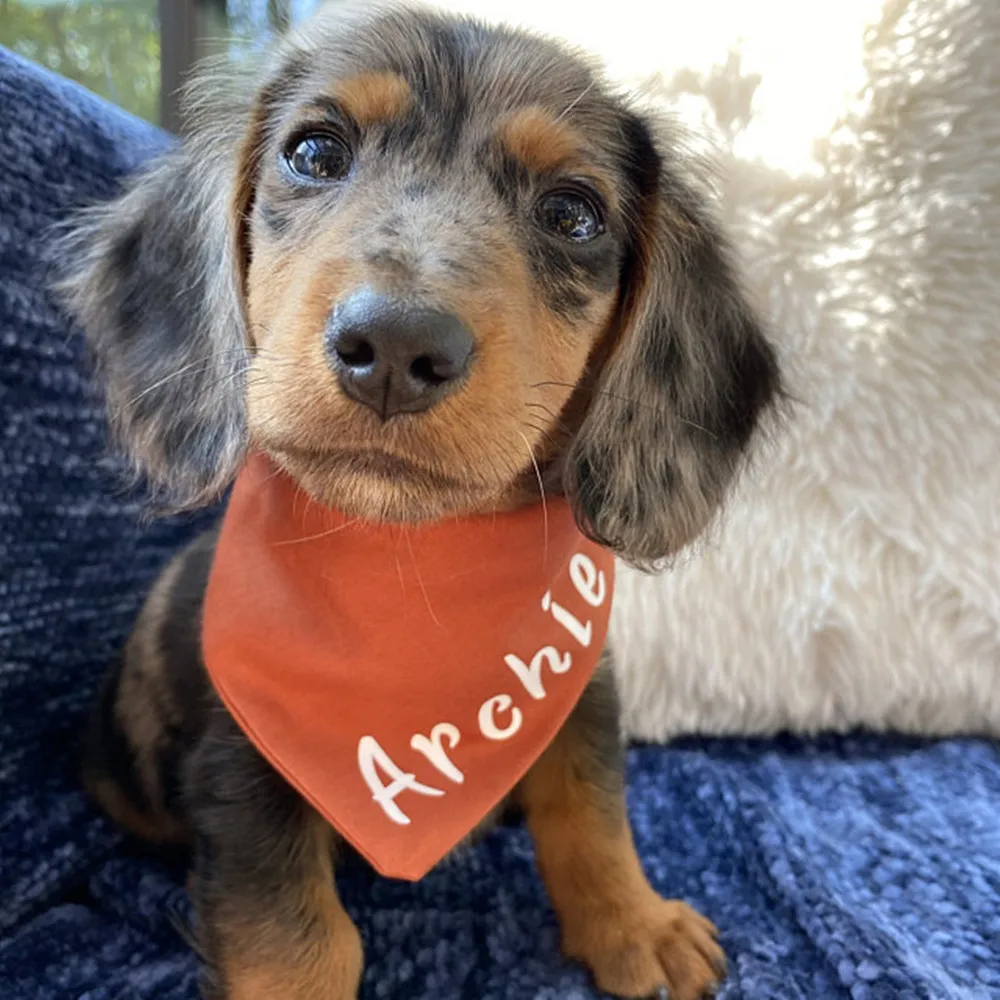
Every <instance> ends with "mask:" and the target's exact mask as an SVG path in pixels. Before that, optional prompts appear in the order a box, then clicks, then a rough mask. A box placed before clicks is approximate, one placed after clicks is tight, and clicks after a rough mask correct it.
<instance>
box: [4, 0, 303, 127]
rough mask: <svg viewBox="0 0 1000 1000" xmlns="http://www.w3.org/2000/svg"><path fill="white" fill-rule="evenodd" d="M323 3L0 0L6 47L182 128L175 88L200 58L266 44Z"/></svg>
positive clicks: (135, 110)
mask: <svg viewBox="0 0 1000 1000" xmlns="http://www.w3.org/2000/svg"><path fill="white" fill-rule="evenodd" d="M320 2H321V0H0V45H6V46H7V47H8V48H10V49H12V50H13V51H14V52H17V53H18V54H20V55H22V56H25V57H26V58H28V59H33V60H34V61H35V62H38V63H41V64H42V65H43V66H46V67H48V68H49V69H52V70H55V71H56V72H58V73H62V74H63V75H64V76H68V77H69V78H70V79H72V80H76V81H77V82H79V83H82V84H83V85H84V86H85V87H88V88H90V89H91V90H93V91H95V92H96V93H98V94H101V95H102V96H103V97H106V98H108V100H110V101H113V102H114V103H116V104H119V105H121V107H123V108H125V109H126V110H127V111H131V112H132V113H133V114H136V115H139V116H140V117H142V118H145V119H147V120H148V121H151V122H157V123H160V124H162V125H164V126H165V127H167V128H170V129H173V130H176V129H177V128H178V127H179V118H178V109H177V90H178V87H179V86H180V84H181V82H182V81H183V79H184V77H185V75H186V74H187V73H188V72H189V70H190V69H191V67H192V65H193V64H194V63H195V62H196V61H197V60H198V59H200V58H202V57H203V56H205V55H208V54H210V53H212V52H217V51H218V50H219V49H220V47H223V46H226V45H228V44H234V43H238V44H246V43H248V42H250V43H253V42H257V41H262V40H264V39H266V38H267V37H268V36H269V35H270V34H271V33H272V32H273V31H280V30H282V29H284V28H285V27H287V26H288V25H289V24H294V23H296V22H297V21H300V20H301V19H302V18H304V17H307V16H308V15H309V14H310V13H312V11H313V10H315V8H316V7H318V6H319V3H320Z"/></svg>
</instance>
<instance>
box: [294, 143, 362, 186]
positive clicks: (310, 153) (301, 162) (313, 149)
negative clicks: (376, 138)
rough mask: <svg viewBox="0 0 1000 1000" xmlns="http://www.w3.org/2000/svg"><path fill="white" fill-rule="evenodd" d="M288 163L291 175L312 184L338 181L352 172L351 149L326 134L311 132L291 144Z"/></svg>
mask: <svg viewBox="0 0 1000 1000" xmlns="http://www.w3.org/2000/svg"><path fill="white" fill-rule="evenodd" d="M285 161H286V162H287V163H288V166H289V168H290V169H291V171H292V173H294V174H297V175H298V176H299V177H305V178H307V179H308V180H311V181H339V180H343V178H344V177H346V176H347V172H348V171H349V170H350V169H351V148H350V146H348V145H347V143H346V142H344V140H343V139H341V138H339V137H338V136H335V135H329V134H328V133H326V132H312V133H310V134H309V135H304V136H302V137H301V138H300V139H297V140H295V141H294V142H293V143H291V144H290V146H289V148H288V149H287V150H286V151H285Z"/></svg>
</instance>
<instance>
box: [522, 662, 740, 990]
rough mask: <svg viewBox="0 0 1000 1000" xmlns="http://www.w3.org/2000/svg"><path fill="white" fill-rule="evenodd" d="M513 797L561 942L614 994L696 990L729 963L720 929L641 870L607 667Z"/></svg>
mask: <svg viewBox="0 0 1000 1000" xmlns="http://www.w3.org/2000/svg"><path fill="white" fill-rule="evenodd" d="M518 798H519V801H520V803H521V804H522V806H523V808H524V810H525V815H526V817H527V821H528V825H529V828H530V829H531V832H532V835H533V836H534V839H535V848H536V854H537V859H538V867H539V869H540V871H541V874H542V878H543V879H544V881H545V885H546V888H547V889H548V892H549V896H550V898H551V900H552V904H553V906H554V908H555V910H556V913H557V915H558V917H559V921H560V925H561V929H562V941H563V950H564V951H565V953H566V954H567V955H568V956H569V957H570V958H575V959H578V960H579V961H581V962H583V963H584V964H585V965H587V966H588V967H589V968H590V970H591V972H592V973H593V975H594V979H595V981H596V982H597V985H598V986H599V987H600V988H601V989H602V990H605V991H606V992H608V993H612V994H614V995H616V996H620V997H629V998H633V997H655V996H664V995H666V994H665V993H664V988H666V990H667V991H669V996H670V998H671V1000H699V998H701V997H704V996H708V995H711V994H712V992H713V991H714V989H715V988H716V987H717V986H718V984H719V981H720V979H721V977H722V976H723V975H724V973H725V957H724V955H723V952H722V949H721V948H720V947H719V945H718V944H717V943H716V940H715V939H716V933H717V932H716V929H715V927H714V926H713V925H712V924H711V923H710V922H709V921H708V920H706V919H705V918H704V917H702V916H701V915H700V914H699V913H697V912H696V911H695V910H693V909H691V907H690V906H688V905H687V904H685V903H682V902H680V901H678V900H665V899H662V898H661V897H660V896H659V895H658V894H657V893H656V891H655V890H654V889H653V887H652V886H651V885H650V884H649V882H648V881H647V879H646V876H645V875H644V874H643V871H642V866H641V864H640V861H639V858H638V855H637V854H636V850H635V846H634V844H633V841H632V835H631V831H630V830H629V826H628V819H627V816H626V813H625V795H624V783H623V766H622V753H621V747H620V740H619V735H618V711H617V698H616V696H615V693H614V685H613V681H612V679H611V677H610V673H609V671H608V670H607V669H606V668H603V669H602V670H601V671H599V672H598V674H597V675H596V676H595V679H594V681H593V682H592V683H591V685H590V687H588V689H587V691H586V692H585V693H584V695H583V698H582V699H581V701H580V704H579V705H578V706H577V708H576V709H575V711H574V713H573V715H572V716H571V717H570V719H569V720H568V721H567V723H566V725H565V726H564V727H563V729H562V731H561V732H560V733H559V735H558V736H557V737H556V739H555V740H554V741H553V743H552V745H551V746H550V747H549V748H548V750H547V751H546V752H545V753H544V754H543V756H542V757H541V758H540V759H539V760H538V762H537V763H536V764H535V765H534V767H533V768H532V769H531V771H529V772H528V774H527V775H526V776H525V778H524V780H523V781H522V782H521V785H520V786H519V789H518Z"/></svg>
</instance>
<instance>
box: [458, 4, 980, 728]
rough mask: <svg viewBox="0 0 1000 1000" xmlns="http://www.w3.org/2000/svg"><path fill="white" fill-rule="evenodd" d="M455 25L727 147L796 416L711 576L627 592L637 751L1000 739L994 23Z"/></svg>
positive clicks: (792, 8)
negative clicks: (590, 65)
mask: <svg viewBox="0 0 1000 1000" xmlns="http://www.w3.org/2000/svg"><path fill="white" fill-rule="evenodd" d="M450 6H452V7H462V8H464V9H469V10H474V11H477V12H479V13H482V14H484V15H486V16H488V17H491V18H497V17H498V18H501V19H506V20H508V21H518V22H521V23H526V24H529V25H534V26H540V27H542V28H543V29H546V30H548V31H550V32H551V33H554V34H560V35H563V36H568V37H570V38H572V39H574V40H577V41H579V42H581V43H582V44H583V45H585V46H586V47H588V48H590V49H593V50H596V51H598V52H600V53H601V54H602V55H603V56H605V57H606V58H608V59H609V60H610V63H611V68H612V70H613V71H614V72H615V73H617V74H618V75H619V76H622V77H624V78H626V79H627V80H628V82H629V83H631V84H633V85H640V86H643V87H644V88H645V89H646V90H647V91H649V92H651V93H652V94H654V96H656V97H657V98H660V99H668V100H669V101H670V102H671V103H672V104H673V105H674V106H675V107H676V108H677V109H678V110H679V112H680V113H681V114H682V116H683V117H685V118H686V119H687V120H688V121H689V122H691V124H693V125H694V126H695V128H696V129H698V130H699V132H700V133H701V134H702V135H710V136H711V137H712V138H713V140H714V142H715V143H716V145H717V146H718V147H719V148H720V149H721V156H720V157H719V162H720V166H721V173H722V177H723V204H724V210H725V216H726V218H727V221H728V223H729V225H730V227H731V229H732V231H733V232H734V234H735V236H736V239H737V243H738V246H739V247H740V249H741V251H742V253H743V255H744V259H745V260H746V262H747V270H748V277H749V281H750V285H751V288H753V289H754V290H755V291H756V292H757V294H758V296H759V300H760V302H761V303H762V305H763V307H764V309H765V312H766V313H767V314H769V316H770V318H771V322H772V324H773V328H774V332H775V335H776V337H777V339H778V342H779V344H780V346H781V352H782V357H783V361H784V365H785V368H786V373H787V378H788V383H789V387H790V389H791V391H792V393H793V394H794V395H795V396H796V397H797V398H798V399H799V400H801V403H800V404H799V405H798V406H797V407H796V409H795V411H794V413H793V417H792V421H791V423H790V425H789V427H788V428H786V430H785V431H784V432H783V434H782V435H781V436H779V437H778V438H777V439H776V441H775V443H774V445H773V446H772V447H770V448H769V449H768V451H767V453H766V454H764V455H762V457H761V460H760V461H759V463H758V467H757V470H756V473H755V475H754V476H753V478H752V480H750V481H748V482H746V483H745V484H744V488H743V489H742V491H741V494H740V495H739V496H738V497H737V498H736V499H735V500H734V502H733V503H732V505H731V506H730V509H729V510H728V512H727V515H726V517H725V518H724V520H723V522H722V523H721V524H720V526H719V528H718V529H717V530H716V531H715V532H714V533H713V535H712V536H711V537H710V538H708V539H706V540H705V542H704V543H703V544H702V545H700V546H699V547H698V549H697V551H695V552H692V553H690V554H687V555H686V556H684V557H682V558H681V559H680V560H679V561H678V564H677V566H676V567H675V568H674V569H673V570H672V572H670V573H668V574H665V575H663V576H661V577H657V578H648V577H642V576H641V575H639V574H636V573H633V572H630V571H628V570H623V571H622V574H621V577H620V584H619V592H618V597H617V601H616V616H615V621H614V625H613V637H614V644H615V649H616V650H617V651H618V654H619V668H620V672H621V678H622V685H623V691H624V697H625V702H626V707H627V711H628V726H629V729H630V731H631V732H632V733H633V734H634V735H636V736H640V737H645V738H651V739H660V738H664V737H668V736H671V735H674V734H677V733H680V732H690V731H699V732H710V733H763V732H769V731H773V730H776V729H781V728H787V727H790V728H793V729H797V730H813V729H819V728H849V727H853V726H856V725H865V726H871V727H876V728H883V727H890V728H897V729H903V730H910V731H915V732H926V733H947V732H953V731H985V732H993V733H997V732H1000V448H998V445H1000V330H998V324H1000V3H998V2H997V0H891V2H885V3H879V2H877V0H838V2H837V3H836V4H833V3H828V4H821V3H803V2H802V0H699V2H698V3H696V4H691V3H690V2H688V0H683V2H668V3H663V2H661V3H659V4H657V5H656V7H655V8H652V7H651V6H650V5H649V4H648V0H644V2H640V0H616V2H615V3H614V4H613V5H608V4H600V5H595V6H594V7H593V8H585V7H583V6H582V5H581V4H579V2H578V0H576V2H574V3H569V2H566V0H531V2H529V0H466V2H464V3H463V2H459V3H453V4H450ZM650 10H653V13H650Z"/></svg>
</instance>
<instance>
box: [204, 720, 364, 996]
mask: <svg viewBox="0 0 1000 1000" xmlns="http://www.w3.org/2000/svg"><path fill="white" fill-rule="evenodd" d="M219 726H221V727H222V728H224V729H227V730H229V729H232V730H233V731H232V732H225V733H221V734H210V737H209V742H208V746H207V747H203V748H202V749H200V750H199V752H198V755H197V758H196V761H195V767H194V769H193V771H194V774H193V780H192V784H191V790H192V798H193V800H194V808H193V809H192V815H193V817H194V822H195V829H196V831H197V846H196V859H195V860H196V865H195V873H194V876H193V878H192V895H193V898H194V901H195V909H196V915H197V928H196V930H197V934H196V942H197V945H198V947H199V949H200V950H201V952H202V957H203V959H204V963H205V964H204V982H203V990H202V992H203V995H204V996H205V998H206V1000H355V998H356V997H357V994H358V985H359V983H360V979H361V971H362V965H363V955H362V946H361V936H360V935H359V933H358V929H357V927H355V925H354V922H353V921H352V920H351V918H350V917H349V916H348V914H347V912H346V911H345V910H344V908H343V905H342V904H341V902H340V899H339V897H338V895H337V889H336V885H335V883H334V874H333V859H334V849H335V843H334V840H335V834H334V832H333V830H332V829H331V828H330V826H329V825H328V824H327V823H326V822H324V821H323V820H322V819H321V818H320V817H319V816H318V815H317V814H316V813H315V812H314V811H313V810H312V809H311V808H310V807H309V806H308V805H307V804H306V803H305V802H304V801H303V800H302V799H301V798H300V797H299V796H298V795H297V794H296V793H295V792H294V790H293V789H291V788H290V787H289V786H288V785H286V784H285V782H284V781H282V780H281V778H280V777H279V776H278V775H277V774H275V772H274V771H272V770H271V769H270V767H269V766H268V765H267V764H266V763H265V762H264V761H263V760H262V759H261V758H260V757H259V756H258V755H257V753H256V751H254V750H253V749H252V748H251V747H250V745H249V744H248V743H246V741H245V739H243V737H242V735H241V734H239V733H237V732H236V731H235V724H234V723H233V722H232V720H230V719H228V718H226V719H221V716H220V720H219ZM215 728H219V727H215Z"/></svg>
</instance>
